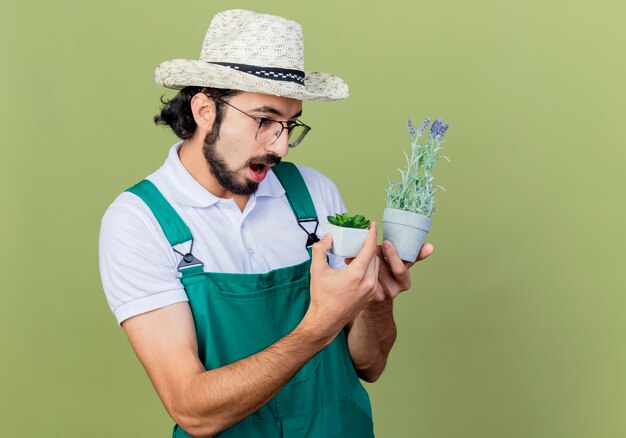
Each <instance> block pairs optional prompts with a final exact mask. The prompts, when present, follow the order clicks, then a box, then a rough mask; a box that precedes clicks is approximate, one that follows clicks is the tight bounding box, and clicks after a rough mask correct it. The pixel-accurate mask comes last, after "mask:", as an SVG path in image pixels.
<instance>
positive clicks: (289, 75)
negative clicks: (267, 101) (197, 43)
mask: <svg viewBox="0 0 626 438" xmlns="http://www.w3.org/2000/svg"><path fill="white" fill-rule="evenodd" d="M207 62H208V63H209V64H217V65H221V66H224V67H229V68H232V69H235V70H238V71H241V72H244V73H248V74H251V75H255V76H259V77H262V78H264V79H272V80H275V81H286V82H295V83H296V84H300V85H303V86H304V72H303V71H301V70H291V69H288V68H276V67H259V66H256V65H247V64H236V63H232V62H210V61H207Z"/></svg>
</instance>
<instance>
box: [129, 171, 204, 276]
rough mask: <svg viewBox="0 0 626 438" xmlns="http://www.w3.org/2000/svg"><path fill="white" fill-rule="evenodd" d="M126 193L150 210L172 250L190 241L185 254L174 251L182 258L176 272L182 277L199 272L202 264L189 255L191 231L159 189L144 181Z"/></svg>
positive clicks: (191, 238) (191, 248)
mask: <svg viewBox="0 0 626 438" xmlns="http://www.w3.org/2000/svg"><path fill="white" fill-rule="evenodd" d="M126 191H127V192H130V193H134V194H135V195H137V196H139V198H141V200H142V201H143V202H145V203H146V205H147V206H148V207H149V208H150V211H152V214H154V217H155V218H156V220H157V222H158V223H159V225H161V228H162V229H163V233H164V234H165V237H166V238H167V241H168V242H169V243H170V245H171V246H172V249H174V246H175V245H178V244H179V243H184V242H188V241H190V240H191V247H190V248H189V252H188V253H187V254H183V253H181V252H179V251H177V250H175V249H174V251H175V252H177V253H179V254H180V255H181V256H183V258H182V260H181V261H180V263H179V264H178V270H179V271H180V272H182V273H183V275H185V274H189V273H195V272H201V271H202V267H203V265H204V264H203V263H202V262H201V261H200V260H198V259H197V258H195V257H194V256H193V254H192V253H191V251H192V250H193V236H192V235H191V231H189V227H187V225H186V224H185V222H183V220H182V219H181V217H180V216H179V215H178V213H176V210H174V207H172V206H171V205H170V203H169V202H167V199H165V197H164V196H163V194H162V193H161V192H160V191H159V189H158V188H157V187H156V186H155V185H154V184H153V183H152V182H151V181H149V180H147V179H144V180H143V181H141V182H139V183H137V184H135V185H134V186H132V187H130V188H129V189H126Z"/></svg>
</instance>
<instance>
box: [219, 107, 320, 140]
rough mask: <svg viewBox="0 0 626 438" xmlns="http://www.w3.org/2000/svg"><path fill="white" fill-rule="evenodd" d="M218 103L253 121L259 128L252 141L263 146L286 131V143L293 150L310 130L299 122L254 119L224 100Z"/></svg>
mask: <svg viewBox="0 0 626 438" xmlns="http://www.w3.org/2000/svg"><path fill="white" fill-rule="evenodd" d="M220 102H222V103H225V104H226V105H228V106H229V107H231V108H234V109H236V110H237V111H239V112H240V113H242V114H245V115H246V116H248V117H250V118H251V119H254V120H255V121H256V122H257V123H258V124H259V127H258V128H257V130H256V135H255V136H254V139H255V140H256V141H257V142H258V143H260V144H263V145H265V146H269V145H271V144H272V143H274V142H275V141H276V140H278V138H279V137H280V136H281V134H282V133H283V130H285V129H286V130H287V136H288V140H287V141H288V144H289V147H290V148H295V147H296V146H298V145H299V144H300V143H301V142H302V139H304V137H306V135H307V133H308V132H309V131H310V130H311V127H310V126H307V125H305V124H304V123H302V122H300V120H296V121H288V122H281V121H278V120H272V119H268V118H266V117H254V116H251V115H250V114H248V113H247V112H245V111H242V110H240V109H239V108H237V107H236V106H234V105H231V104H230V103H228V102H226V101H225V100H221V99H220ZM285 124H286V125H285Z"/></svg>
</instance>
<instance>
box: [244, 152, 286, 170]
mask: <svg viewBox="0 0 626 438" xmlns="http://www.w3.org/2000/svg"><path fill="white" fill-rule="evenodd" d="M280 160H281V158H280V157H279V156H277V155H272V154H268V155H265V156H263V157H252V158H250V159H249V160H248V162H247V163H246V167H248V166H251V165H253V164H263V165H265V166H271V165H276V164H280Z"/></svg>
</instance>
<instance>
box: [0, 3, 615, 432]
mask: <svg viewBox="0 0 626 438" xmlns="http://www.w3.org/2000/svg"><path fill="white" fill-rule="evenodd" d="M261 5H262V7H261ZM231 7H232V8H234V7H242V8H251V9H255V10H258V11H260V12H268V13H275V14H282V15H284V16H287V17H289V18H292V19H295V20H297V21H299V22H301V23H302V24H303V26H304V30H305V37H306V53H307V59H306V66H307V69H310V70H320V71H329V72H332V73H335V74H337V75H339V76H341V77H343V78H344V79H346V80H347V82H348V83H349V84H350V87H351V94H352V95H351V97H350V99H348V100H347V101H345V102H340V103H330V104H325V103H307V104H305V107H304V110H305V113H304V116H303V117H302V119H303V120H304V121H305V122H306V123H308V124H310V125H311V126H312V127H313V131H312V132H311V134H310V137H309V138H307V140H306V143H305V144H306V145H303V146H302V148H301V149H299V150H294V151H293V152H292V154H290V158H292V159H293V160H295V161H297V162H300V163H303V164H306V165H309V166H313V167H316V168H318V169H319V170H321V171H322V172H323V173H325V174H327V175H328V176H330V177H331V178H333V179H334V180H335V181H336V183H337V185H338V186H339V188H340V189H341V191H342V194H343V197H344V200H345V201H346V204H347V206H348V208H349V209H350V210H351V211H355V212H356V211H359V212H362V213H365V214H367V215H369V216H372V217H373V218H375V219H377V220H380V219H381V216H382V209H383V208H384V202H383V199H382V198H383V196H384V188H385V185H386V181H387V177H388V176H391V177H396V170H395V169H396V167H398V166H400V165H401V164H402V161H403V157H402V151H403V150H405V149H406V147H407V145H408V137H407V134H406V131H405V123H406V118H407V117H411V118H414V119H415V120H416V122H418V121H420V120H421V119H422V118H424V117H426V116H428V115H431V116H433V117H444V118H445V119H446V120H447V121H449V122H450V130H449V132H448V135H447V142H446V143H445V146H446V153H447V154H448V155H449V157H450V158H451V161H452V162H451V163H450V164H448V163H445V162H443V161H441V162H440V163H439V166H438V169H437V170H436V179H437V182H438V183H439V184H442V185H443V186H445V188H446V189H447V193H440V194H439V197H438V199H437V201H438V206H439V211H438V212H437V213H436V214H435V216H434V223H433V228H432V232H431V233H430V235H429V239H428V240H429V241H431V242H433V243H434V245H435V247H436V252H435V254H434V255H433V256H432V257H431V258H430V259H429V260H428V261H426V262H422V263H420V264H418V265H417V266H415V267H414V268H413V288H412V290H411V291H409V292H406V293H404V294H403V295H402V296H401V297H399V298H398V299H397V301H396V317H397V318H396V319H397V324H398V329H399V338H398V341H397V344H396V346H395V349H394V350H393V352H392V354H391V357H390V360H389V364H388V367H387V370H386V371H385V373H384V375H383V377H382V378H381V379H380V380H379V382H377V383H376V384H374V385H367V389H368V391H369V392H370V394H371V397H372V402H373V406H374V415H375V425H376V431H377V434H378V436H381V437H428V438H459V437H463V438H491V437H493V438H501V437H507V438H529V437H533V438H539V437H541V438H543V437H545V438H557V437H558V438H560V437H563V438H566V437H567V438H578V437H581V438H582V437H585V438H587V437H593V438H597V437H603V438H604V437H607V438H608V437H623V436H626V419H625V417H624V412H623V411H624V406H626V377H625V376H626V344H625V342H624V339H625V337H624V333H625V331H626V317H625V314H626V310H625V309H626V298H625V297H624V292H625V291H626V287H625V286H626V285H625V281H624V264H625V263H624V262H625V261H626V257H625V256H624V250H623V243H624V240H625V239H624V237H625V232H624V223H625V220H624V219H625V218H624V216H625V212H626V206H625V202H624V194H623V189H624V188H625V186H624V183H623V182H622V179H621V178H622V174H623V172H622V170H623V167H624V164H626V153H625V152H624V150H625V148H624V143H625V140H626V136H625V134H624V129H623V126H624V116H625V115H626V111H625V110H626V108H625V107H624V95H625V94H626V93H625V91H626V85H625V81H624V78H625V77H626V65H625V64H626V57H625V56H624V53H625V51H626V47H625V45H626V44H625V42H626V27H625V26H624V20H625V17H626V7H625V6H624V2H623V1H619V0H600V1H597V2H592V3H588V2H568V1H563V0H544V1H538V0H530V1H512V0H508V1H490V2H489V1H485V0H477V1H473V2H466V1H459V0H443V1H431V0H426V1H421V2H415V1H388V2H374V1H360V2H359V1H327V0H323V1H322V0H318V1H312V2H279V1H266V2H263V3H261V2H254V1H239V2H234V1H221V2H217V1H213V2H209V1H204V2H202V1H191V0H181V1H177V2H165V1H162V0H157V1H152V2H127V1H120V0H114V1H108V2H95V1H86V2H78V1H69V0H64V1H49V2H47V1H38V2H37V1H30V2H27V1H23V2H10V3H9V2H4V3H3V7H2V13H0V53H1V57H2V58H1V59H0V79H1V84H2V92H1V96H2V98H1V102H2V103H1V105H0V120H1V121H2V129H1V130H0V146H1V148H2V158H1V159H0V196H1V198H0V199H1V200H2V206H3V208H2V211H3V214H2V215H1V219H0V221H1V226H0V230H1V231H0V238H1V239H2V240H1V241H2V243H3V245H2V246H3V250H2V251H1V252H0V262H1V263H0V265H1V266H2V267H3V268H2V269H3V278H4V281H3V286H2V288H1V292H0V298H1V303H0V341H1V345H2V353H1V357H0V424H1V425H2V426H1V427H2V432H0V435H2V436H11V437H14V436H15V437H17V436H26V437H35V436H59V437H60V436H63V437H79V436H81V437H82V436H89V437H109V436H123V437H144V436H145V437H148V436H149V437H160V436H163V437H165V436H168V435H169V433H170V428H171V425H172V422H171V420H170V419H169V417H168V416H167V414H166V412H165V410H164V409H163V408H162V406H161V403H160V401H159V399H158V397H157V396H156V393H155V392H154V390H153V389H152V386H151V384H150V382H149V381H148V378H147V377H146V375H145V373H144V370H143V368H142V367H141V365H140V363H139V362H138V361H137V359H136V358H135V356H134V353H133V351H132V349H131V348H130V345H129V343H128V341H127V340H126V337H125V335H124V333H123V331H122V330H121V329H120V328H118V327H117V325H116V323H115V320H114V318H113V316H112V314H111V312H110V311H109V309H108V307H107V304H106V301H105V298H104V294H103V292H102V289H101V285H100V278H99V273H98V258H97V238H98V230H99V223H100V218H101V217H102V214H103V213H104V210H105V209H106V207H107V206H108V205H109V203H110V202H111V201H112V200H113V199H114V198H115V197H116V195H117V194H118V193H119V192H121V191H122V190H123V189H124V188H126V187H128V186H129V185H131V184H133V183H135V182H136V181H138V180H139V179H141V178H143V177H144V176H146V175H147V174H149V173H151V172H152V171H153V170H154V169H156V167H158V166H159V165H160V164H161V163H162V162H163V160H164V159H165V155H166V152H167V150H168V148H169V147H170V145H171V144H172V143H173V141H174V137H173V136H172V135H171V134H169V133H168V132H167V130H166V129H164V128H157V127H155V126H153V124H152V122H151V117H152V116H153V115H154V113H155V112H156V111H157V109H158V99H159V97H160V96H161V94H162V93H163V90H162V89H161V88H160V87H158V86H157V85H156V84H155V83H154V81H153V71H154V67H155V66H156V65H157V64H158V63H159V62H161V61H163V60H166V59H171V58H192V59H193V58H197V56H198V53H199V50H200V45H201V42H202V38H203V37H204V33H205V31H206V28H207V26H208V23H209V20H210V17H211V16H212V15H213V14H214V13H215V12H217V11H219V10H221V9H226V8H231ZM166 95H167V96H171V95H172V93H171V92H167V93H166Z"/></svg>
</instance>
